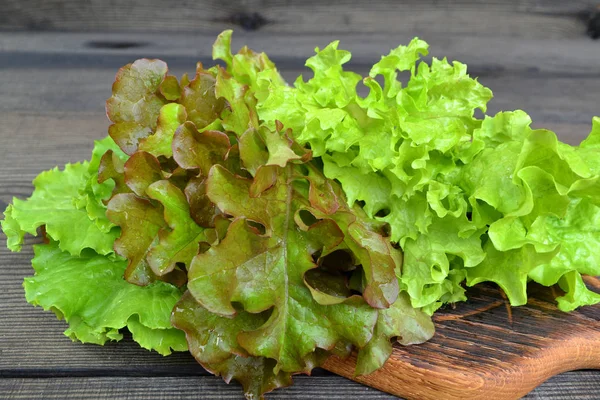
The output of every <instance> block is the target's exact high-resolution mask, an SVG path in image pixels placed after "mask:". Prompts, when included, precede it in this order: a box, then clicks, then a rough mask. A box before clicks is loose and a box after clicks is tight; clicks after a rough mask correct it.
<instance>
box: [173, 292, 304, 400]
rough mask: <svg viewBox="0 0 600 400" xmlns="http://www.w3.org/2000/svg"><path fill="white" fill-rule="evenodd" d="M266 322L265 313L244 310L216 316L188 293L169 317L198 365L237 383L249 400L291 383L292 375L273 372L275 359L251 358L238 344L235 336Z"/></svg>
mask: <svg viewBox="0 0 600 400" xmlns="http://www.w3.org/2000/svg"><path fill="white" fill-rule="evenodd" d="M267 319H268V313H259V314H250V313H247V312H245V311H241V312H239V313H237V314H236V315H235V316H234V317H233V318H228V317H223V316H219V315H217V314H214V313H211V312H209V311H208V310H207V309H205V308H204V307H202V306H201V305H200V304H198V302H197V301H196V300H195V299H194V297H193V296H192V295H191V294H190V292H186V293H185V294H184V295H183V296H182V298H181V299H180V300H179V302H178V303H177V304H176V305H175V308H174V310H173V316H172V321H173V326H175V327H177V328H178V329H181V330H182V331H184V332H185V334H186V337H187V341H188V344H189V349H190V353H192V355H193V356H194V357H195V358H196V360H197V361H198V362H199V363H200V365H202V367H204V368H205V369H206V370H207V371H210V372H211V373H213V374H215V375H217V376H219V375H220V376H222V377H223V379H224V380H225V382H227V383H229V382H230V381H231V379H236V380H238V381H239V382H240V383H241V384H242V386H243V388H244V394H245V395H246V397H247V398H249V399H259V398H262V395H263V394H264V393H267V392H270V391H272V390H274V389H277V388H280V387H285V386H289V385H291V384H292V378H291V375H292V374H290V373H289V372H284V371H278V372H275V361H274V360H272V359H268V358H265V357H253V356H250V355H249V354H248V353H247V352H246V350H245V349H244V348H243V347H242V346H240V344H239V343H238V341H237V335H238V334H240V333H241V332H243V331H245V330H253V329H256V328H258V327H259V326H260V325H261V324H263V323H264V322H265V321H266V320H267ZM310 367H312V365H310ZM309 370H310V368H309Z"/></svg>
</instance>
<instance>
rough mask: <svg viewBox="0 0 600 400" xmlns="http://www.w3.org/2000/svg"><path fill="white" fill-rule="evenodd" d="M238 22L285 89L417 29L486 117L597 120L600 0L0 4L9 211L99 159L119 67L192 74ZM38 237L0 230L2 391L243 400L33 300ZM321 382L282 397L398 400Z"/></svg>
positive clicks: (595, 391) (595, 376)
mask: <svg viewBox="0 0 600 400" xmlns="http://www.w3.org/2000/svg"><path fill="white" fill-rule="evenodd" d="M228 28H233V29H234V31H235V32H234V47H235V46H241V45H242V44H248V45H249V46H250V47H252V48H254V49H256V50H262V51H266V52H267V53H268V54H269V55H270V56H271V58H272V59H273V60H274V61H275V62H276V63H277V64H278V66H279V68H280V69H281V70H282V72H283V74H284V76H285V77H286V78H288V79H289V80H292V79H293V78H294V77H295V76H297V75H298V74H299V73H305V74H307V73H308V72H307V71H306V69H305V68H304V66H303V62H304V60H305V59H306V58H307V57H309V56H310V55H311V54H313V50H314V47H315V46H320V47H323V46H325V45H327V44H328V43H329V42H330V41H331V40H334V39H340V40H341V47H343V48H346V49H349V50H351V51H352V52H353V59H352V61H351V66H352V67H354V68H355V69H356V70H357V71H358V72H361V73H365V72H366V71H368V68H369V66H370V65H372V64H373V63H374V62H376V61H377V60H378V59H379V56H380V55H382V54H384V53H387V51H389V49H390V48H392V47H395V46H397V45H398V44H401V43H406V42H408V41H409V40H410V39H411V38H412V37H414V36H419V37H421V38H423V39H425V40H427V41H428V42H429V43H430V44H431V53H432V55H434V56H438V57H443V56H447V57H448V58H450V59H456V60H460V61H463V62H466V63H467V64H468V65H469V70H470V73H471V74H472V75H475V76H478V77H479V79H480V81H481V82H482V83H483V84H484V85H486V86H489V87H490V88H491V89H492V90H493V91H494V94H495V98H494V99H493V100H492V102H491V104H490V109H489V112H492V113H493V112H496V111H499V110H508V109H516V108H522V109H524V110H526V111H527V112H528V113H530V115H531V116H532V117H533V119H534V125H535V126H537V127H546V128H550V129H553V130H555V131H556V132H557V133H558V134H559V136H560V138H561V139H562V140H564V141H567V142H569V143H572V144H576V143H578V142H579V141H580V140H581V139H582V138H583V137H585V135H587V133H588V132H589V130H590V122H591V118H592V116H594V115H600V40H595V39H594V38H598V37H600V0H595V1H566V0H547V1H543V0H511V1H501V0H495V1H483V0H481V1H477V0H461V1H452V2H451V1H437V0H421V1H419V0H410V1H392V0H387V1H379V2H373V3H367V2H365V1H363V2H354V1H349V0H346V1H332V2H327V1H315V0H308V1H286V0H270V1H251V0H247V1H239V2H235V1H230V0H220V1H217V0H214V1H213V0H199V1H187V0H183V1H182V0H179V1H165V0H162V1H159V0H148V1H143V0H134V1H128V2H119V1H116V0H110V1H107V0H87V1H77V0H28V1H18V0H0V211H1V210H3V209H4V208H5V206H6V204H8V203H9V202H10V201H11V199H12V197H13V196H18V197H21V198H24V197H27V196H29V194H30V193H31V190H32V185H31V180H32V179H33V178H34V177H35V176H36V175H37V174H38V173H39V172H40V171H42V170H44V169H48V168H51V167H53V166H55V165H63V164H64V163H66V162H73V161H79V160H83V159H87V158H88V157H89V152H90V150H91V147H92V141H93V139H99V138H101V137H103V136H104V135H105V134H106V129H107V127H108V122H107V120H106V117H105V115H104V101H105V99H106V98H107V97H108V96H109V95H110V88H111V83H112V81H113V79H114V75H115V73H116V70H117V69H118V68H119V67H120V66H122V65H124V64H126V63H128V62H131V61H133V60H134V59H136V58H139V57H159V58H162V59H164V60H165V61H167V62H168V63H169V65H170V66H171V70H172V71H173V72H174V73H176V74H181V73H182V72H185V71H189V72H192V71H193V70H194V64H195V62H196V61H198V60H200V61H203V62H206V63H208V62H210V58H211V57H210V53H211V44H212V42H213V40H214V38H215V37H216V35H217V34H218V33H219V32H220V31H221V30H223V29H228ZM33 242H34V240H31V239H30V240H29V241H28V245H27V246H25V247H24V250H23V252H22V253H20V254H13V253H10V252H8V251H7V250H6V248H5V237H4V236H3V234H0V318H1V322H0V398H11V399H13V398H14V399H17V398H18V399H84V398H85V399H115V398H126V399H180V398H181V399H193V398H197V399H238V398H241V390H240V388H239V387H238V386H237V385H229V386H227V385H225V384H224V383H222V381H220V379H219V378H213V377H209V376H207V375H206V373H205V372H204V371H203V370H202V369H201V368H200V367H199V366H198V365H197V364H195V362H194V361H193V359H192V358H191V357H190V356H189V355H187V354H178V355H174V356H171V357H167V358H162V357H161V356H158V355H156V354H152V353H149V352H147V351H145V350H142V349H140V348H138V347H137V346H136V345H135V344H134V343H132V342H131V341H130V340H128V339H125V341H124V342H122V343H118V344H109V345H107V346H104V347H98V346H93V345H81V344H72V343H70V340H69V339H68V338H66V337H64V336H63V335H62V331H63V330H64V328H65V326H64V324H63V323H62V322H60V321H57V320H56V319H55V318H54V316H53V315H51V314H49V313H44V312H42V310H41V309H36V308H33V307H32V306H30V305H28V304H27V303H26V302H25V299H24V296H23V290H22V287H21V283H22V280H23V277H24V276H26V275H29V274H31V267H30V259H31V257H32V249H31V246H30V244H31V243H33ZM599 351H600V350H599ZM315 375H316V376H314V377H298V378H296V384H295V385H294V386H293V387H291V388H289V389H285V390H280V391H277V392H275V394H273V395H271V396H270V398H273V399H313V398H322V399H347V398H352V397H356V398H361V399H362V398H364V399H388V398H392V397H391V396H389V395H386V394H384V393H381V392H378V391H376V390H373V389H369V388H366V387H364V386H361V385H359V384H355V383H352V382H350V381H348V380H346V379H343V378H340V377H337V376H333V375H332V374H329V373H327V372H325V371H322V370H317V371H316V372H315ZM528 397H529V398H531V399H584V398H588V399H598V398H600V372H598V371H579V372H571V373H565V374H562V375H559V376H557V377H555V378H553V379H551V380H550V381H548V382H546V383H545V384H543V385H542V386H540V387H539V388H538V389H537V390H535V391H534V392H532V393H531V394H530V395H529V396H528Z"/></svg>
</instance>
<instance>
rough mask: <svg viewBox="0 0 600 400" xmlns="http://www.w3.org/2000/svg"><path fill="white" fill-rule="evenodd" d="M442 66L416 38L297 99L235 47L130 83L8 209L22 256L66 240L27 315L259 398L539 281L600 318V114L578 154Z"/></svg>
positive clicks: (325, 69)
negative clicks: (179, 359) (475, 288)
mask: <svg viewBox="0 0 600 400" xmlns="http://www.w3.org/2000/svg"><path fill="white" fill-rule="evenodd" d="M427 51H428V46H427V44H426V43H425V42H423V41H422V40H419V39H414V40H413V41H412V42H411V43H410V44H409V45H408V46H399V47H398V48H396V49H394V50H392V51H391V52H390V53H389V54H388V55H386V56H384V57H382V58H381V60H380V61H379V62H378V63H376V64H375V65H374V66H373V68H372V69H371V71H370V73H369V75H368V76H367V77H364V78H363V77H361V76H359V75H358V74H356V73H354V72H350V71H345V70H344V69H343V65H344V64H345V63H347V62H348V61H349V60H350V53H349V52H347V51H344V50H338V43H337V42H333V43H331V44H330V45H329V46H327V47H326V48H324V49H323V50H319V49H318V48H317V49H316V55H315V56H313V57H311V58H310V59H308V60H307V63H306V65H307V66H308V67H310V68H311V69H312V71H313V77H312V78H311V79H309V80H308V81H304V79H303V78H302V77H299V78H298V79H297V80H296V81H295V82H294V84H293V86H290V85H288V84H287V83H286V82H285V81H284V80H283V79H282V77H281V75H280V74H279V72H278V70H277V68H276V66H275V65H274V64H273V62H271V60H269V58H268V57H267V56H266V55H265V54H264V53H255V52H253V51H252V50H249V49H248V48H246V47H244V48H242V49H241V50H240V51H239V52H238V53H237V54H233V53H232V51H231V31H225V32H223V33H222V34H221V35H219V37H218V38H217V40H216V42H215V45H214V47H213V58H214V59H220V60H222V62H223V63H224V66H219V65H215V66H213V67H210V68H205V67H204V66H203V65H202V64H200V63H198V65H197V67H196V73H195V75H194V76H193V77H191V78H190V77H188V75H184V76H182V77H181V78H180V79H177V77H175V76H172V75H170V74H169V71H168V68H167V65H166V64H165V63H164V62H162V61H160V60H148V59H142V60H137V61H135V62H134V63H132V64H129V65H127V66H125V67H123V68H121V70H119V72H118V73H117V77H116V80H115V83H114V84H113V90H112V96H111V98H110V99H109V100H108V101H107V107H106V109H107V114H108V117H109V118H110V120H111V122H112V125H111V126H110V128H109V136H107V137H106V138H105V139H103V140H100V141H97V142H96V143H95V146H94V150H93V152H92V157H91V160H90V161H89V162H87V161H86V162H83V163H76V164H68V165H66V166H65V168H64V169H63V170H59V169H58V168H55V169H53V170H50V171H46V172H43V173H41V174H40V175H39V176H38V177H37V178H36V179H35V180H34V186H35V190H34V192H33V195H32V196H31V197H30V198H29V199H28V200H25V201H23V200H19V199H14V200H13V202H12V204H11V205H9V206H8V208H7V209H6V210H5V211H4V220H3V221H1V224H2V229H3V231H4V233H5V234H6V236H7V246H8V247H9V248H10V249H11V250H13V251H19V250H20V248H21V246H22V243H23V238H24V235H25V234H26V233H29V234H31V235H36V234H37V233H38V232H42V233H43V235H44V236H45V237H46V239H47V240H46V241H47V243H46V244H39V245H35V246H34V250H35V257H34V259H33V261H32V264H33V268H34V270H35V275H34V276H32V277H27V278H25V282H24V287H25V293H26V298H27V301H29V302H30V303H32V304H34V305H40V306H42V307H43V308H44V309H46V310H52V311H53V312H54V313H55V314H56V315H57V317H58V318H61V319H64V320H65V321H66V322H67V323H68V325H69V327H68V329H67V331H66V332H65V334H66V335H67V336H69V337H71V338H72V339H73V340H79V341H81V342H84V343H96V344H103V343H105V342H106V341H108V340H120V339H121V338H122V333H121V331H120V330H121V329H122V328H124V327H127V329H129V331H131V333H132V336H133V339H134V340H135V341H136V342H138V343H139V344H140V345H141V346H142V347H144V348H146V349H150V350H155V351H157V352H159V353H161V354H163V355H168V354H170V353H171V352H172V351H185V350H189V351H190V352H191V353H192V354H193V356H194V357H195V358H196V359H197V360H198V362H199V363H200V364H201V365H202V366H203V367H204V368H206V369H207V370H208V371H210V372H212V373H214V374H217V375H221V376H222V377H223V378H224V379H225V380H226V381H227V382H229V381H230V380H231V379H236V380H238V381H239V382H240V383H241V384H242V385H243V386H244V391H245V394H246V396H247V397H248V398H257V397H261V396H262V395H263V394H264V393H265V392H268V391H271V390H273V389H275V388H278V387H282V386H287V385H289V384H291V376H292V375H293V374H297V373H309V372H310V371H311V369H313V368H314V367H316V366H318V365H320V364H321V363H322V362H323V361H324V360H325V359H327V358H328V357H329V356H330V355H332V354H335V355H339V356H346V355H348V354H350V352H352V351H353V350H356V351H358V361H357V366H356V373H357V374H368V373H370V372H373V371H375V370H376V369H378V368H380V367H381V366H382V365H383V364H384V363H385V361H386V360H387V358H388V357H389V355H390V354H391V351H392V345H391V340H392V339H395V340H396V341H397V342H399V343H401V344H404V345H409V344H416V343H421V342H424V341H426V340H428V339H429V338H430V337H431V336H432V335H433V331H434V328H433V324H432V322H431V318H430V315H431V314H433V313H434V312H435V310H437V309H438V308H439V307H440V306H442V305H443V304H446V303H454V302H458V301H463V300H466V297H465V285H468V286H471V285H475V284H477V283H480V282H484V281H490V282H494V283H496V284H498V285H499V286H500V287H501V288H502V289H503V290H504V291H505V293H506V295H507V297H508V299H509V300H510V302H511V304H512V305H521V304H525V303H526V301H527V283H528V282H529V281H535V282H538V283H541V284H542V285H546V286H551V285H554V284H558V285H559V286H560V287H561V289H562V290H563V291H564V295H563V296H561V297H559V298H558V299H557V302H558V307H559V308H560V309H561V310H564V311H570V310H573V309H575V308H577V307H579V306H583V305H589V304H595V303H598V302H600V295H598V294H596V293H594V292H592V291H590V290H588V289H587V288H586V286H585V284H584V281H583V279H582V274H589V275H600V251H599V250H600V234H599V233H600V232H598V230H599V229H600V228H598V226H600V224H599V223H600V181H599V180H600V118H594V120H593V128H592V132H591V133H590V135H589V137H588V138H587V139H586V140H585V141H583V142H582V143H581V145H579V146H576V147H573V146H569V145H567V144H564V143H561V142H560V141H558V140H557V138H556V135H555V134H554V133H552V132H550V131H547V130H534V129H532V128H531V127H530V124H531V120H530V118H529V117H528V116H527V114H526V113H524V112H523V111H513V112H502V113H499V114H497V115H495V116H485V117H484V118H483V119H478V118H476V117H475V116H474V115H475V110H477V109H479V110H481V111H482V112H485V111H486V104H487V102H488V101H489V100H490V99H491V97H492V94H491V91H490V90H489V89H487V88H485V87H484V86H482V85H481V84H480V83H479V82H477V80H475V79H473V78H471V77H469V75H467V72H466V66H465V65H463V64H461V63H459V62H454V63H452V64H451V63H449V62H448V61H447V60H446V59H444V60H438V59H435V58H434V59H433V60H432V62H431V63H430V64H428V63H427V62H425V61H423V59H422V57H423V56H425V55H427ZM402 71H408V72H409V73H410V79H409V80H408V81H407V82H400V80H398V73H399V72H402ZM380 76H381V77H382V78H383V79H382V80H379V81H378V78H379V77H380ZM380 81H382V82H383V84H380V83H379V82H380ZM359 85H364V86H366V87H367V88H368V90H369V93H368V95H367V96H366V97H361V96H360V95H359V94H358V90H359Z"/></svg>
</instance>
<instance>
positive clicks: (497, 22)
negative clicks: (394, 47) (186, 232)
mask: <svg viewBox="0 0 600 400" xmlns="http://www.w3.org/2000/svg"><path fill="white" fill-rule="evenodd" d="M596 5H597V1H594V0H578V1H561V0H550V1H543V2H540V1H536V0H513V1H501V0H495V1H489V2H488V1H486V2H483V1H480V0H463V1H460V2H449V1H448V2H440V1H436V0H407V1H402V2H398V1H394V0H384V1H378V2H355V1H352V0H342V1H333V2H324V1H318V0H310V1H293V0H270V1H264V0H247V1H243V2H238V1H232V0H230V1H218V0H204V1H195V2H188V1H182V0H180V1H173V2H169V3H168V4H166V3H164V2H161V1H159V0H149V1H142V0H136V1H128V2H105V1H102V0H92V1H86V2H80V1H76V0H50V1H49V0H34V1H27V2H22V1H18V0H8V1H4V2H3V5H2V13H1V14H0V15H1V17H0V26H1V27H2V28H4V29H29V30H59V31H177V32H181V31H184V32H215V31H218V30H221V29H225V28H228V27H232V26H241V27H244V28H245V29H248V30H257V29H260V30H264V31H265V32H270V33H275V32H276V33H284V32H287V33H289V32H292V33H294V34H314V33H315V32H356V33H382V32H384V33H386V34H396V33H399V32H411V33H413V32H414V33H418V34H426V33H443V34H457V35H485V36H489V37H495V36H498V35H502V36H519V37H537V38H559V37H560V38H564V37H582V36H583V35H584V34H585V31H586V28H585V22H586V20H587V19H588V18H589V15H590V13H591V12H592V11H593V10H594V7H595V6H596Z"/></svg>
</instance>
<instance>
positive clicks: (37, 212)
mask: <svg viewBox="0 0 600 400" xmlns="http://www.w3.org/2000/svg"><path fill="white" fill-rule="evenodd" d="M88 169H89V164H88V162H84V163H76V164H67V165H66V166H65V168H64V170H62V171H61V170H59V169H58V168H54V169H52V170H50V171H45V172H42V173H41V174H40V175H38V176H37V177H36V178H35V179H34V181H33V185H34V187H35V190H34V192H33V194H32V195H31V197H30V198H29V199H27V200H20V199H17V198H14V199H13V202H12V204H11V205H9V206H8V208H7V209H6V211H5V220H4V221H2V229H3V230H4V232H5V233H6V235H7V238H8V246H9V248H10V249H11V250H12V251H19V250H20V249H21V246H22V243H23V237H24V234H25V233H29V234H30V235H36V234H37V229H38V228H39V227H41V226H45V230H46V234H47V235H48V236H49V237H51V238H52V239H53V240H55V241H57V242H58V246H59V247H60V249H61V250H63V251H67V252H69V253H70V254H72V255H79V254H80V253H81V252H82V250H83V249H86V248H89V249H93V250H95V251H96V252H98V253H99V254H110V253H112V252H113V249H112V244H113V242H114V240H115V238H116V237H117V236H118V235H119V229H118V228H116V227H108V228H107V227H106V224H105V223H97V222H96V220H98V219H102V218H105V217H103V216H102V215H98V214H97V213H95V212H93V211H92V212H90V211H88V209H87V207H88V205H89V204H90V203H95V204H97V203H96V197H95V194H92V195H91V197H92V199H91V200H90V199H89V197H90V194H89V193H87V192H86V193H84V194H82V193H81V192H82V191H84V192H85V189H86V186H87V184H88V182H89V180H90V174H89V172H88ZM101 193H102V192H101ZM101 195H102V194H101ZM90 214H91V215H90ZM94 218H96V220H94Z"/></svg>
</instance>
